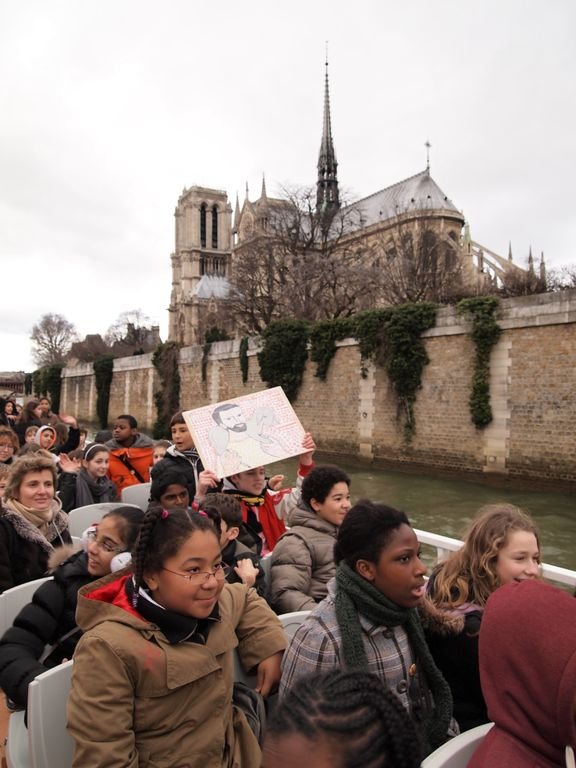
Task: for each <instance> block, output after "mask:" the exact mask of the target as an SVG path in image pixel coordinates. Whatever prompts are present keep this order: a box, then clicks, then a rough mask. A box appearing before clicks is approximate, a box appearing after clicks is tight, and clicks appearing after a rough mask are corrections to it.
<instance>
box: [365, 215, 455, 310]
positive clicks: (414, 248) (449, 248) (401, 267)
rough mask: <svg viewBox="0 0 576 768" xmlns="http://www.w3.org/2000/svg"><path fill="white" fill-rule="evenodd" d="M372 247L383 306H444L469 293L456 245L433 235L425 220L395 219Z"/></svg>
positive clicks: (435, 233) (426, 219) (435, 232)
mask: <svg viewBox="0 0 576 768" xmlns="http://www.w3.org/2000/svg"><path fill="white" fill-rule="evenodd" d="M372 246H373V259H374V261H373V264H374V267H375V268H376V269H377V270H378V272H379V282H380V296H381V298H382V300H383V302H384V303H385V304H403V303H406V302H420V301H436V302H440V303H446V302H450V301H454V300H456V299H459V298H462V297H463V296H464V295H467V294H468V292H469V291H467V290H466V288H465V285H464V279H463V278H464V276H463V263H462V261H461V259H460V254H459V243H458V242H457V241H455V240H454V239H453V238H452V237H450V236H449V235H445V236H444V235H442V234H441V233H439V232H437V231H435V229H434V228H432V227H431V226H430V221H429V218H427V217H419V218H410V219H406V220H401V219H398V221H397V222H395V223H394V224H393V225H392V226H390V227H387V228H386V230H384V231H383V232H381V233H379V234H378V235H376V236H375V238H374V239H373V241H372Z"/></svg>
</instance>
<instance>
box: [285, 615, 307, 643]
mask: <svg viewBox="0 0 576 768" xmlns="http://www.w3.org/2000/svg"><path fill="white" fill-rule="evenodd" d="M309 613H310V611H292V612H291V613H282V614H281V615H280V616H278V618H279V619H280V621H281V622H282V626H283V627H284V632H285V633H286V637H287V638H288V642H290V640H292V638H293V637H294V633H295V632H296V630H297V629H298V627H299V626H300V624H302V622H303V621H304V619H305V618H306V616H308V614H309Z"/></svg>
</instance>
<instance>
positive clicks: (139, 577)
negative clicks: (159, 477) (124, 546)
mask: <svg viewBox="0 0 576 768" xmlns="http://www.w3.org/2000/svg"><path fill="white" fill-rule="evenodd" d="M216 514H217V513H216ZM219 529H220V519H219V516H218V519H216V516H215V515H213V516H211V517H208V516H207V515H206V514H205V513H200V512H190V511H188V510H186V509H182V508H180V507H174V508H173V509H170V510H167V509H164V508H163V507H162V506H161V505H160V504H151V505H150V506H149V508H148V511H147V512H146V514H145V515H144V521H143V523H142V525H141V527H140V535H139V536H138V541H137V542H136V546H135V548H134V551H133V552H132V563H133V570H134V577H133V579H134V598H133V600H134V603H136V601H137V599H138V591H139V589H140V587H141V586H142V584H143V583H144V572H145V571H147V570H148V571H159V570H161V569H162V567H163V565H164V563H165V562H166V560H168V559H169V558H170V557H174V555H176V554H177V553H178V552H179V550H180V548H181V546H182V545H183V544H184V542H185V541H186V540H187V539H188V538H189V537H190V536H191V535H192V534H193V533H194V531H211V532H212V533H213V534H214V536H216V538H217V540H218V542H219Z"/></svg>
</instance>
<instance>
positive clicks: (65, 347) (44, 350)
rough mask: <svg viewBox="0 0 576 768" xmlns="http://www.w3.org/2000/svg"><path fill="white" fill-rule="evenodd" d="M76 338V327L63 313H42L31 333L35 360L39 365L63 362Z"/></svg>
mask: <svg viewBox="0 0 576 768" xmlns="http://www.w3.org/2000/svg"><path fill="white" fill-rule="evenodd" d="M76 338H77V334H76V328H75V327H74V325H73V324H72V323H71V322H69V321H68V320H66V318H65V317H64V316H63V315H56V314H46V315H42V317H41V318H40V321H39V322H38V323H37V324H36V325H35V326H34V327H33V328H32V333H31V334H30V339H31V340H32V342H33V344H34V349H33V352H32V354H33V357H34V360H35V361H36V362H37V363H38V365H39V366H44V365H56V364H58V363H63V362H64V360H65V359H66V355H67V354H68V352H69V350H70V346H71V344H72V342H73V341H75V339H76Z"/></svg>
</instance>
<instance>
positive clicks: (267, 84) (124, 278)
mask: <svg viewBox="0 0 576 768" xmlns="http://www.w3.org/2000/svg"><path fill="white" fill-rule="evenodd" d="M575 29H576V3H575V2H574V0H547V2H546V3H541V2H535V1H534V0H484V2H482V3H473V4H472V3H465V2H462V0H437V2H435V3H431V2H429V0H408V1H407V2H404V3H393V2H383V1H382V0H375V1H374V2H370V1H369V0H355V2H343V1H342V0H333V2H331V3H326V2H322V3H321V2H313V1H311V0H291V2H289V3H275V2H270V1H269V0H268V1H267V2H264V1H263V0H262V2H260V1H256V0H245V1H244V2H238V0H220V1H219V2H217V3H206V2H194V1H193V0H164V2H160V0H158V1H157V2H153V1H152V0H98V2H96V1H95V0H92V2H90V0H60V1H58V0H20V2H13V1H12V0H0V255H1V259H2V275H3V279H2V303H1V314H0V318H1V325H0V370H4V371H6V370H19V369H25V370H32V369H33V368H35V365H34V364H33V362H32V360H31V358H30V347H31V344H30V341H29V338H28V337H29V333H30V330H31V328H32V326H33V324H34V323H35V322H36V321H37V320H38V319H39V318H40V316H41V315H42V314H43V313H46V312H58V313H61V314H63V315H64V316H65V317H66V318H68V319H69V320H70V321H72V322H73V323H75V325H76V326H77V328H78V330H79V332H80V333H81V334H82V335H84V334H86V333H104V332H105V331H106V329H107V328H108V326H109V325H110V324H111V323H112V322H113V321H114V320H115V319H116V317H117V316H118V315H119V314H120V313H121V312H123V311H125V310H129V309H133V308H137V307H138V308H141V309H142V311H143V312H145V313H146V314H147V315H149V316H150V317H151V318H152V319H153V320H154V321H156V322H158V323H160V326H161V333H162V334H163V337H164V338H165V335H166V330H167V312H166V307H167V306H168V302H169V297H170V280H171V275H170V253H171V252H172V250H173V247H174V223H173V212H174V207H175V205H176V202H177V199H178V196H179V194H180V192H181V191H182V188H183V187H184V186H186V187H189V186H191V185H193V184H200V185H205V186H210V187H215V188H219V189H225V190H226V191H227V192H228V195H229V198H230V201H231V203H232V205H234V201H235V197H236V193H237V192H238V193H239V194H240V203H242V201H243V197H244V189H245V184H246V182H248V184H249V188H250V197H251V198H252V199H254V198H256V197H258V195H259V192H260V187H261V179H262V173H263V172H265V173H266V181H267V188H268V193H269V194H274V193H278V191H279V188H280V186H281V185H307V184H313V183H314V182H315V174H316V161H317V154H318V148H319V143H320V135H321V124H322V100H323V78H324V49H325V41H326V40H328V41H329V59H330V88H331V102H332V130H333V136H334V143H335V147H336V152H337V156H338V161H339V169H338V175H339V180H340V184H341V187H343V188H345V189H346V190H348V192H349V194H351V195H352V196H354V197H364V196H366V195H368V194H371V193H372V192H375V191H377V190H379V189H382V188H384V187H386V186H389V185H390V184H393V183H395V182H397V181H400V180H401V179H404V178H406V177H408V176H412V175H413V174H415V173H418V172H420V171H422V170H423V169H424V167H425V165H426V151H425V148H424V143H425V142H426V140H427V139H429V141H430V142H431V144H432V149H431V172H432V176H433V177H434V179H435V180H436V182H437V183H438V184H439V186H440V187H441V189H442V190H443V191H444V192H445V193H446V194H447V195H448V197H449V198H451V199H452V201H453V202H454V203H455V205H456V206H457V207H458V208H459V209H461V210H462V211H463V212H464V215H465V216H466V218H467V219H468V221H469V222H470V226H471V234H472V238H473V239H474V240H476V241H478V242H480V243H482V244H483V245H485V246H486V247H488V248H489V249H491V250H495V251H496V252H498V253H501V254H503V255H506V254H507V251H508V241H509V240H511V241H512V248H513V253H514V257H515V260H517V261H518V262H520V263H523V261H524V259H525V258H526V256H527V253H528V248H529V246H530V245H532V248H533V251H534V254H535V255H537V256H539V254H540V252H541V251H544V253H545V257H546V260H547V262H548V265H549V266H556V267H558V266H561V265H563V264H574V263H576V216H575V215H574V198H573V197H572V193H571V191H570V190H571V184H572V181H573V177H574V171H575V170H576V139H575V137H576V126H575V119H574V118H575V112H576V85H575V83H576V76H575V75H576V46H575V45H574V30H575Z"/></svg>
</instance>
